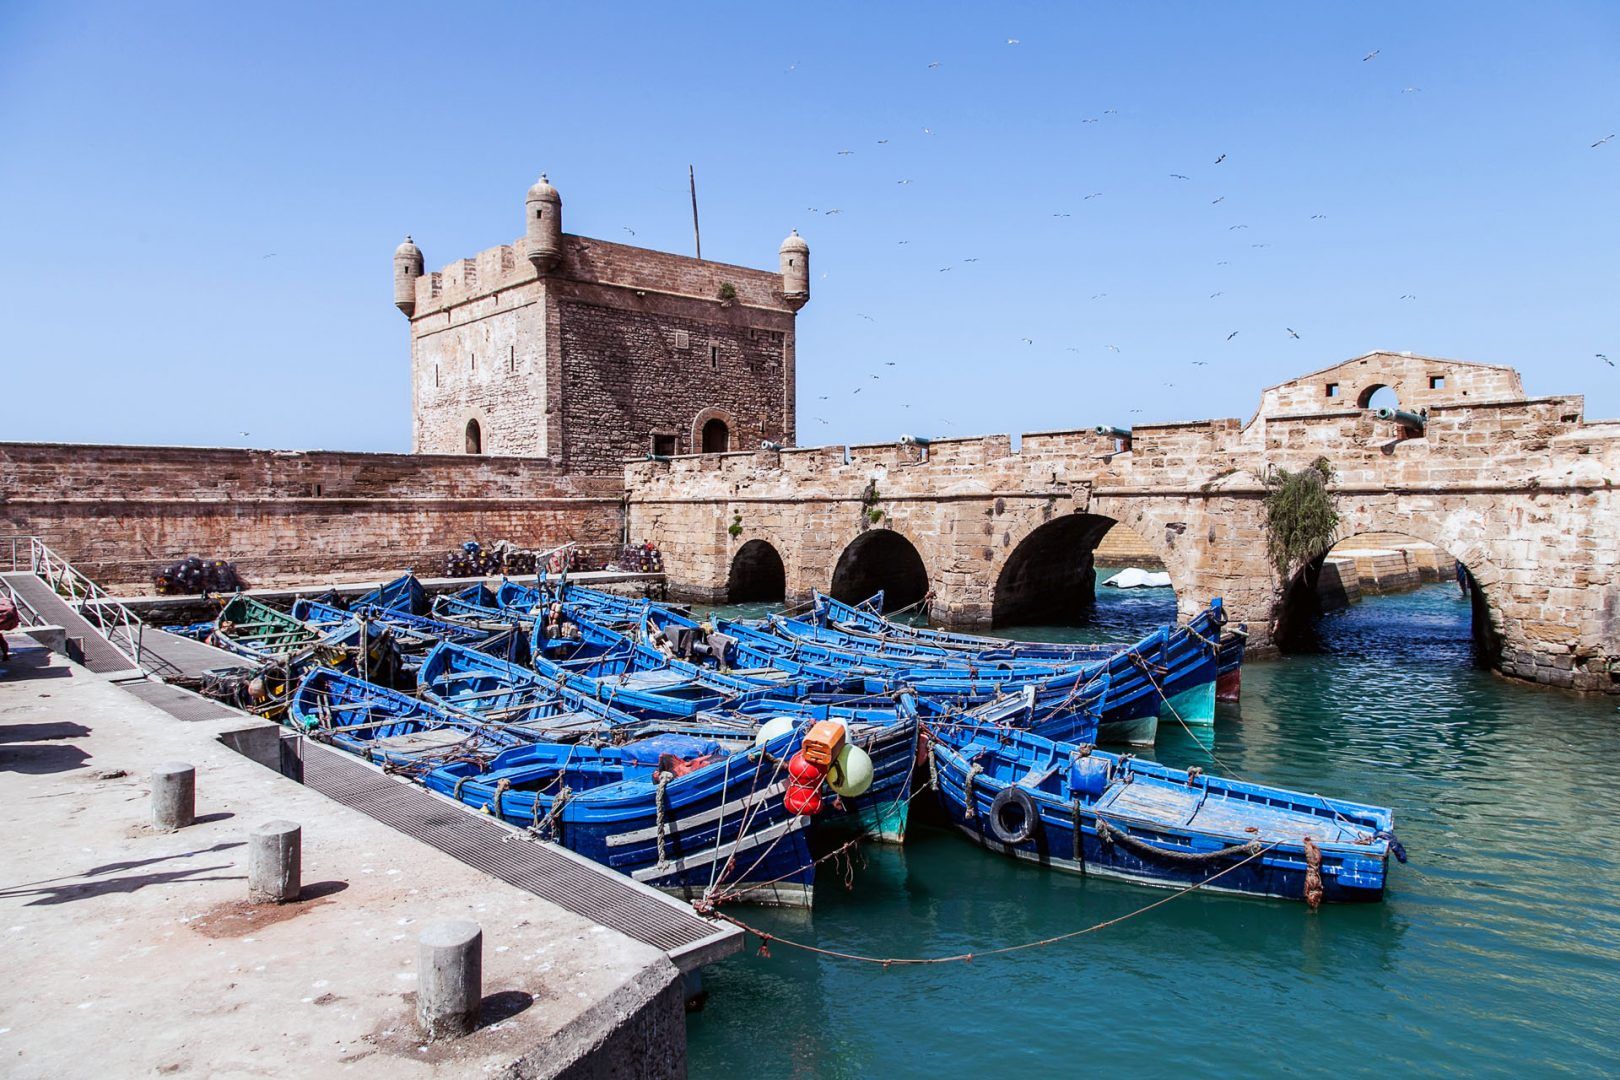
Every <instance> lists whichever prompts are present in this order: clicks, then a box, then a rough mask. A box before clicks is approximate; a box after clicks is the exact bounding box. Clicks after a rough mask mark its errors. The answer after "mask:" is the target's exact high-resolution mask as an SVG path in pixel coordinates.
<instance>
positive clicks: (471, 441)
mask: <svg viewBox="0 0 1620 1080" xmlns="http://www.w3.org/2000/svg"><path fill="white" fill-rule="evenodd" d="M466 437H467V442H466V449H467V453H469V454H482V453H483V452H484V426H483V425H482V424H480V423H479V422H478V418H477V417H473V418H472V419H470V420H468V421H467V428H466Z"/></svg>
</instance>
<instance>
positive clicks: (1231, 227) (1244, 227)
mask: <svg viewBox="0 0 1620 1080" xmlns="http://www.w3.org/2000/svg"><path fill="white" fill-rule="evenodd" d="M1247 228H1248V226H1247V225H1228V226H1227V227H1226V231H1227V232H1231V231H1232V230H1233V229H1247Z"/></svg>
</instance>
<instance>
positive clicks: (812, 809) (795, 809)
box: [782, 784, 821, 814]
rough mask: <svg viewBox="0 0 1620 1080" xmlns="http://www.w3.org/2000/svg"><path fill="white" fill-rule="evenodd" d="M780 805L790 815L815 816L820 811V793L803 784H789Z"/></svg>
mask: <svg viewBox="0 0 1620 1080" xmlns="http://www.w3.org/2000/svg"><path fill="white" fill-rule="evenodd" d="M782 805H783V806H785V807H787V812H788V813H790V814H816V813H819V812H820V811H821V793H820V792H818V791H817V790H816V789H815V788H813V787H808V786H806V785H804V784H789V785H788V789H787V794H785V795H783V796H782Z"/></svg>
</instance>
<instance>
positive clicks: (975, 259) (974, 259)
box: [962, 255, 979, 262]
mask: <svg viewBox="0 0 1620 1080" xmlns="http://www.w3.org/2000/svg"><path fill="white" fill-rule="evenodd" d="M962 261H963V262H978V261H979V257H978V256H977V255H975V256H973V258H971V259H963V260H962Z"/></svg>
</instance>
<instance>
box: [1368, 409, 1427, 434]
mask: <svg viewBox="0 0 1620 1080" xmlns="http://www.w3.org/2000/svg"><path fill="white" fill-rule="evenodd" d="M1378 419H1380V420H1391V421H1393V422H1395V423H1397V424H1399V425H1401V426H1402V427H1409V428H1411V429H1412V430H1413V431H1422V430H1423V429H1424V427H1425V426H1426V425H1427V424H1428V423H1429V418H1428V417H1427V416H1423V415H1422V414H1420V413H1412V412H1407V411H1406V410H1405V409H1390V408H1383V409H1379V410H1378Z"/></svg>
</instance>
